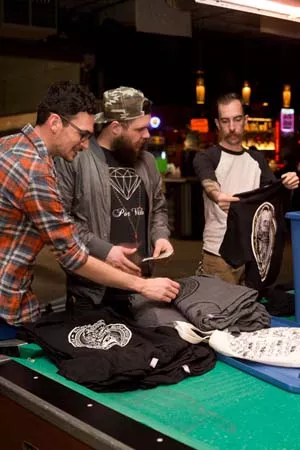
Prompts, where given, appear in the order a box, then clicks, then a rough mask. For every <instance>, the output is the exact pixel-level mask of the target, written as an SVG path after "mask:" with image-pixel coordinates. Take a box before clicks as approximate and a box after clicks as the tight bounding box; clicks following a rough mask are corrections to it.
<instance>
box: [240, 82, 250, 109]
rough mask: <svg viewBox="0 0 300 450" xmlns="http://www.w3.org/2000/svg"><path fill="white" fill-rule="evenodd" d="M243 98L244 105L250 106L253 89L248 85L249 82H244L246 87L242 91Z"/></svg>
mask: <svg viewBox="0 0 300 450" xmlns="http://www.w3.org/2000/svg"><path fill="white" fill-rule="evenodd" d="M242 97H243V102H244V105H247V106H248V105H250V97H251V87H250V85H249V83H248V81H245V82H244V86H243V89H242Z"/></svg>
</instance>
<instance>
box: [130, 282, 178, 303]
mask: <svg viewBox="0 0 300 450" xmlns="http://www.w3.org/2000/svg"><path fill="white" fill-rule="evenodd" d="M141 282H142V285H141V288H140V289H139V292H140V293H141V294H142V295H143V296H144V297H147V298H149V299H151V300H158V301H161V302H167V303H170V302H171V301H172V300H174V298H175V297H176V296H177V295H178V294H179V290H180V284H179V283H177V282H176V281H173V280H170V279H169V278H147V279H144V280H141Z"/></svg>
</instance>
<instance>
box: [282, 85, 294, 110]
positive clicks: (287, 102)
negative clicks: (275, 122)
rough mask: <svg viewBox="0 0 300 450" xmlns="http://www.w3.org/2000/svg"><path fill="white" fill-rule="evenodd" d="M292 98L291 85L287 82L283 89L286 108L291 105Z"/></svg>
mask: <svg viewBox="0 0 300 450" xmlns="http://www.w3.org/2000/svg"><path fill="white" fill-rule="evenodd" d="M291 98H292V92H291V85H290V84H285V85H284V86H283V91H282V100H283V107H284V108H289V107H290V106H291Z"/></svg>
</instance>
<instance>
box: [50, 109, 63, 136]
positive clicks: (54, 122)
mask: <svg viewBox="0 0 300 450" xmlns="http://www.w3.org/2000/svg"><path fill="white" fill-rule="evenodd" d="M47 122H48V125H49V127H50V130H51V131H52V133H53V134H57V133H59V132H60V131H61V129H62V128H63V123H62V120H61V118H60V117H59V115H58V114H54V113H53V114H52V113H51V114H50V116H49V117H48V120H47Z"/></svg>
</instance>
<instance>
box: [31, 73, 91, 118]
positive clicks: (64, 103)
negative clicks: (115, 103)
mask: <svg viewBox="0 0 300 450" xmlns="http://www.w3.org/2000/svg"><path fill="white" fill-rule="evenodd" d="M79 112H87V113H88V114H95V113H96V99H95V96H94V95H93V94H92V93H91V92H90V91H89V90H88V89H87V88H85V87H84V86H81V85H80V84H78V83H74V82H73V81H58V82H56V83H53V84H52V85H51V86H50V87H49V89H48V92H47V94H46V96H45V97H44V99H43V100H42V101H41V103H40V104H39V105H38V108H37V119H36V125H43V124H44V123H45V122H46V120H47V119H48V117H49V116H50V114H51V113H56V114H58V115H60V114H61V115H62V116H65V117H67V118H69V117H73V116H76V114H78V113H79Z"/></svg>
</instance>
